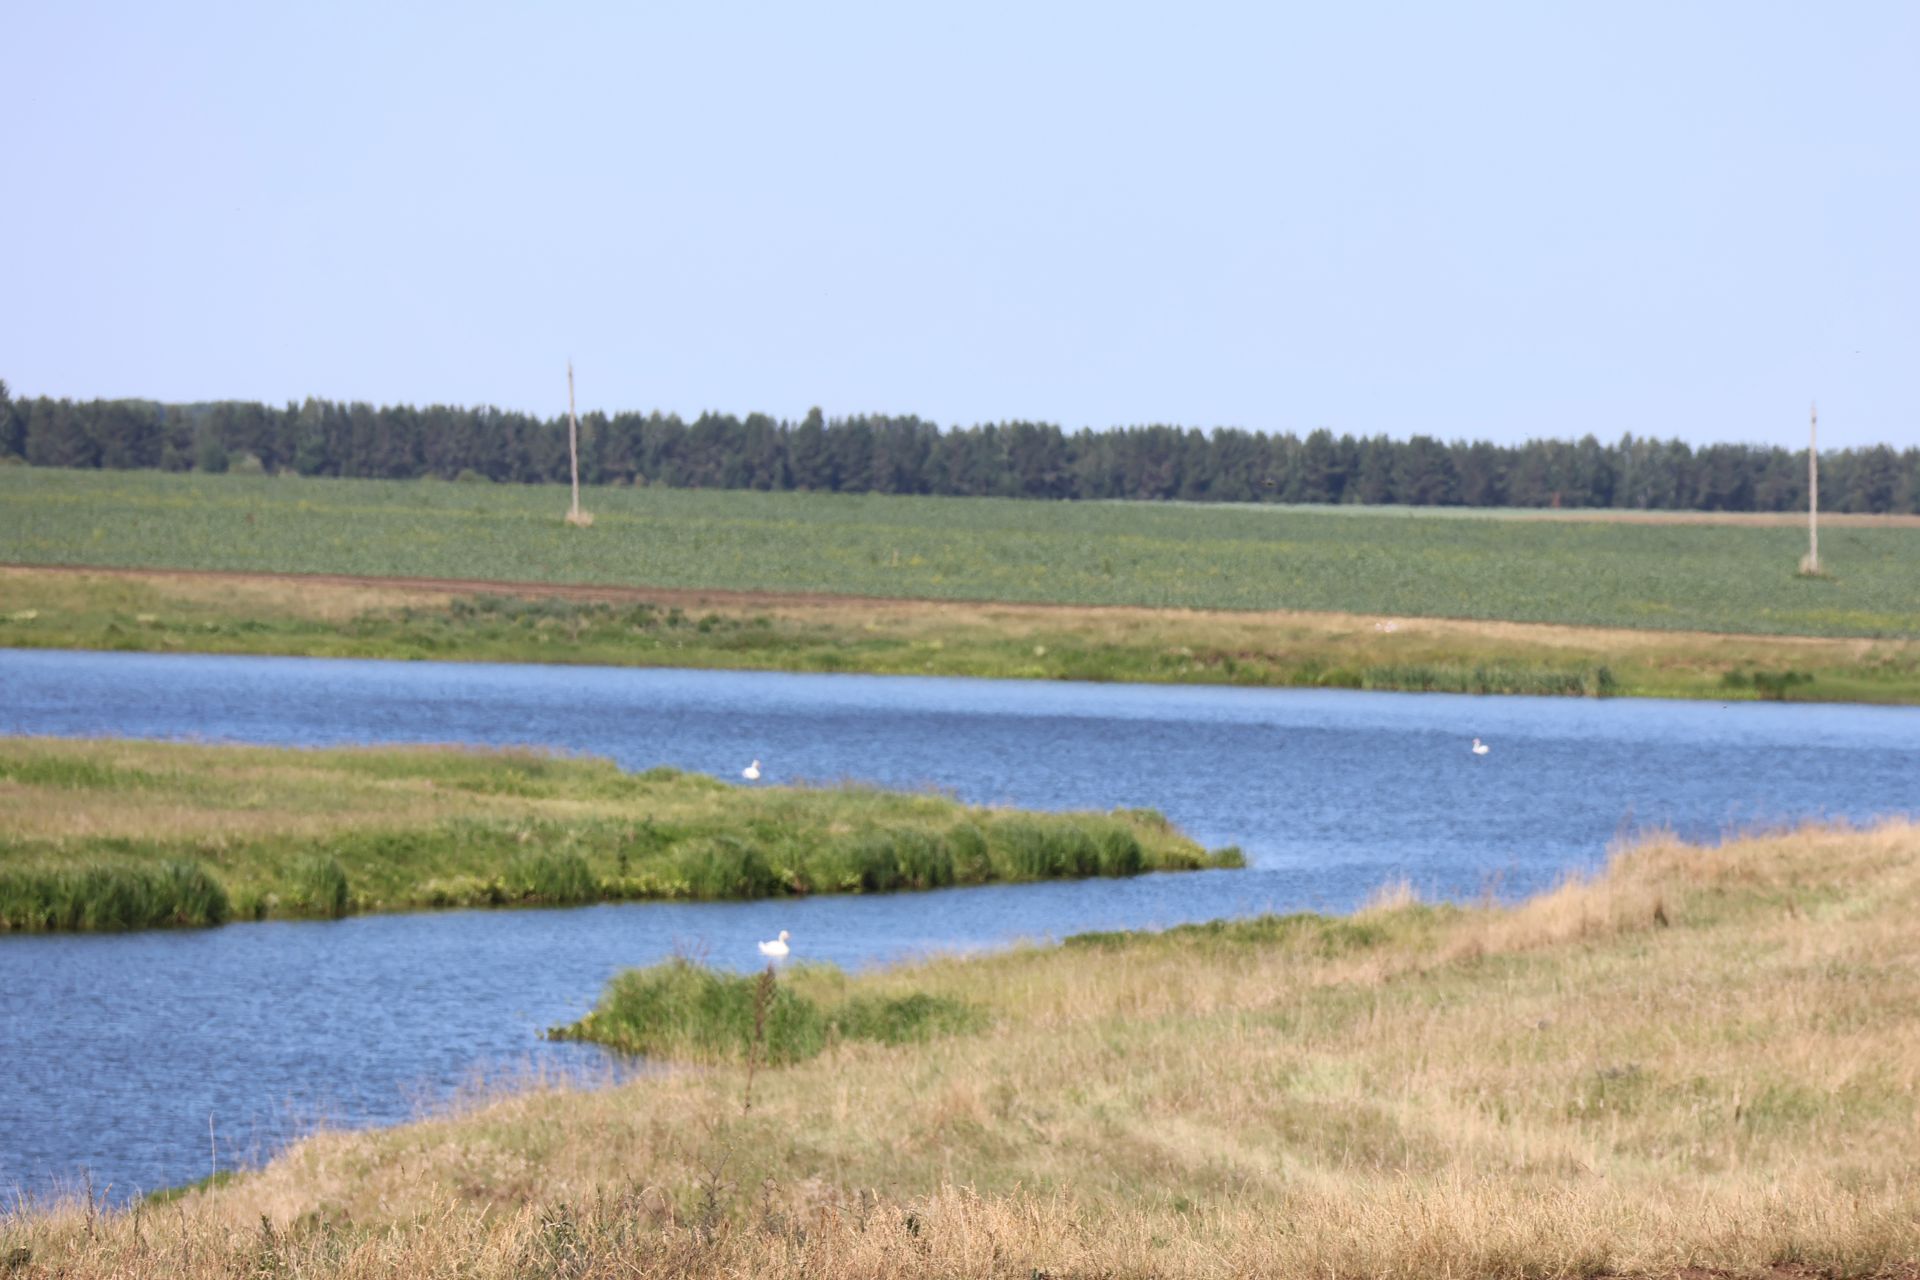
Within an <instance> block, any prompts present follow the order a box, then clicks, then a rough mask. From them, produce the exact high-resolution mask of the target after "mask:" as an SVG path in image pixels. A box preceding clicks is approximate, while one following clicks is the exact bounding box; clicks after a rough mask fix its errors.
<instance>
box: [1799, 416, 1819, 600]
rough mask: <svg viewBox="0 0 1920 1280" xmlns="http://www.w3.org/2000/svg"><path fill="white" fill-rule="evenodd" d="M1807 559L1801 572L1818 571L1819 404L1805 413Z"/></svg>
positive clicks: (1801, 567)
mask: <svg viewBox="0 0 1920 1280" xmlns="http://www.w3.org/2000/svg"><path fill="white" fill-rule="evenodd" d="M1807 419H1808V420H1807V559H1806V563H1804V564H1802V565H1801V566H1800V572H1802V573H1819V572H1820V406H1819V405H1818V404H1816V405H1814V406H1813V407H1812V408H1811V409H1810V410H1808V414H1807Z"/></svg>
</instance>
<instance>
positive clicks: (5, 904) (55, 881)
mask: <svg viewBox="0 0 1920 1280" xmlns="http://www.w3.org/2000/svg"><path fill="white" fill-rule="evenodd" d="M232 913H233V904H232V903H231V901H230V900H229V899H228V897H227V891H226V889H225V888H223V887H222V886H221V884H220V882H219V881H218V880H216V879H214V878H213V876H212V875H211V874H210V873H209V872H208V871H207V869H206V868H205V867H202V866H200V865H199V864H198V863H194V862H175V861H167V862H160V863H157V864H154V865H150V866H137V865H130V864H126V863H105V862H103V863H93V864H90V865H86V866H79V867H62V868H34V867H0V929H9V930H20V931H24V932H43V931H48V930H75V929H155V928H163V927H166V926H172V925H212V924H222V923H224V922H225V921H226V920H227V918H228V917H229V916H230V915H232Z"/></svg>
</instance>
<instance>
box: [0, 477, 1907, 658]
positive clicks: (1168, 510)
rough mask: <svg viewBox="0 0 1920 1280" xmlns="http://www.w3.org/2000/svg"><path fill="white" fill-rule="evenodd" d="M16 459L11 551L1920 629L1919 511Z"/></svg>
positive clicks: (562, 578)
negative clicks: (30, 465)
mask: <svg viewBox="0 0 1920 1280" xmlns="http://www.w3.org/2000/svg"><path fill="white" fill-rule="evenodd" d="M585 501H586V505H587V506H588V508H589V509H591V511H592V512H593V515H594V518H595V519H594V524H593V527H591V528H588V529H574V528H570V527H568V526H566V525H565V524H563V523H562V521H561V519H560V517H561V515H562V513H563V512H564V511H565V508H566V495H565V492H564V491H563V490H559V489H555V488H542V487H524V488H523V487H511V486H497V485H491V484H448V483H443V482H434V481H377V480H305V479H294V478H287V477H260V476H251V477H249V476H199V475H168V474H162V473H155V472H93V471H50V470H38V469H35V470H29V469H26V468H11V469H5V470H0V562H11V563H16V564H41V565H102V566H114V567H124V568H183V569H229V570H248V571H254V572H267V573H345V574H365V575H373V576H404V577H434V578H473V579H490V580H508V581H548V582H572V583H595V584H609V585H615V584H617V585H635V586H657V587H695V588H700V587H704V588H729V589H737V590H748V591H755V590H758V591H805V592H835V593H851V594H858V595H870V596H887V597H897V598H923V599H947V600H1003V601H1018V602H1031V603H1061V604H1132V605H1147V606H1160V607H1190V608H1216V609H1303V610H1333V611H1343V612H1353V613H1373V614H1399V615H1408V616H1430V617H1450V618H1479V619H1500V620H1510V621H1521V622H1558V623H1572V624H1581V625H1591V626H1621V627H1639V628H1654V629H1664V630H1672V629H1699V630H1708V631H1725V632H1751V633H1766V634H1776V635H1819V636H1908V635H1914V634H1920V528H1917V527H1911V526H1908V527H1897V526H1888V527H1846V528H1835V529H1832V530H1830V531H1827V532H1826V533H1825V535H1824V536H1823V538H1822V547H1821V549H1822V552H1823V558H1824V560H1825V562H1826V566H1827V568H1828V570H1829V574H1828V576H1826V577H1823V578H1818V579H1810V578H1802V577H1798V576H1796V574H1795V572H1794V571H1795V568H1796V566H1797V564H1798V560H1799V556H1800V552H1801V549H1802V545H1803V538H1804V535H1803V533H1802V532H1801V531H1799V530H1796V529H1793V528H1790V527H1771V528H1769V527H1753V526H1734V525H1715V524H1640V523H1628V522H1620V523H1609V522H1604V521H1601V522H1560V521H1540V520H1512V519H1485V520H1481V519H1458V518H1453V519H1426V518H1420V517H1417V516H1416V517H1412V518H1409V517H1408V516H1406V515H1404V514H1395V515H1373V514H1351V513H1339V514H1335V513H1332V512H1319V511H1312V510H1302V509H1298V508H1287V509H1278V508H1275V509H1267V510H1255V509H1251V508H1221V507H1197V506H1179V505H1161V504H1147V503H1044V502H1019V501H1002V500H994V499H983V498H957V499H952V498H911V497H880V496H848V495H824V494H767V493H753V492H735V491H728V492H718V491H687V490H668V489H601V490H594V491H590V492H589V493H588V494H587V496H586V500H585Z"/></svg>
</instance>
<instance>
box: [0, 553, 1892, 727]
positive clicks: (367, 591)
mask: <svg viewBox="0 0 1920 1280" xmlns="http://www.w3.org/2000/svg"><path fill="white" fill-rule="evenodd" d="M9 646H10V647H23V648H24V647H35V648H75V649H109V650H114V649H118V650H138V651H146V652H163V653H164V652H213V653H260V654H268V653H291V654H304V655H308V656H313V657H361V658H433V659H441V660H471V661H493V662H580V663H602V664H607V665H620V666H685V667H720V668H734V669H748V670H768V671H825V672H830V671H865V672H874V673H879V674H891V675H959V676H999V677H1012V678H1029V679H1057V680H1117V681H1134V682H1157V683H1206V684H1238V685H1261V686H1282V687H1309V688H1356V689H1411V690H1420V691H1426V690H1444V691H1450V692H1462V693H1545V694H1572V695H1576V696H1604V695H1609V694H1613V695H1629V696H1631V695H1638V696H1649V697H1695V698H1716V699H1723V700H1742V699H1754V698H1765V697H1783V698H1789V699H1795V700H1820V701H1862V702H1893V703H1898V702H1905V703H1916V702H1920V641H1916V640H1895V639H1883V640H1869V639H1835V638H1818V637H1787V636H1726V635H1709V634H1705V633H1699V632H1673V631H1622V630H1607V629H1601V628H1591V627H1563V626H1547V625H1523V624H1517V623H1487V622H1463V621H1449V620H1444V619H1417V618H1407V617H1396V618H1393V619H1383V618H1377V617H1356V616H1350V615H1339V614H1303V613H1236V612H1206V611H1197V610H1156V609H1134V608H1118V607H1099V608H1093V607H1082V606H1071V605H1007V604H998V605H981V604H960V603H951V602H939V601H876V600H857V601H856V600H845V599H836V598H833V597H812V596H805V595H759V596H742V595H738V594H728V593H724V592H692V591H686V592H672V591H648V590H602V591H594V590H586V591H572V592H568V591H564V590H553V589H548V590H545V591H541V590H538V589H530V588H525V587H521V588H517V589H503V588H487V587H476V586H458V585H437V586H422V585H406V584H402V583H392V582H352V581H318V582H316V581H309V580H293V579H285V578H274V577H270V576H240V577H223V576H195V575H185V574H154V575H144V574H127V573H65V572H56V571H48V570H30V569H29V570H22V569H12V570H8V569H0V647H9Z"/></svg>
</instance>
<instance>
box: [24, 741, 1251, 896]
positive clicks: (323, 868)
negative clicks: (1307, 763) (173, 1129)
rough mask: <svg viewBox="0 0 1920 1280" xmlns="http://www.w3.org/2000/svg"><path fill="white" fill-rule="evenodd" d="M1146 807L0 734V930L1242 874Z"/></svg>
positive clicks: (545, 761)
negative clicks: (1168, 873) (1218, 871)
mask: <svg viewBox="0 0 1920 1280" xmlns="http://www.w3.org/2000/svg"><path fill="white" fill-rule="evenodd" d="M1239 861H1240V858H1239V853H1238V851H1237V850H1231V849H1229V850H1222V851H1220V852H1217V853H1208V852H1207V851H1205V850H1203V849H1201V848H1200V847H1199V846H1198V845H1196V844H1194V843H1193V842H1192V841H1190V840H1187V839H1186V838H1184V837H1183V836H1181V835H1180V834H1179V833H1178V832H1176V831H1174V830H1172V829H1171V828H1170V827H1169V826H1168V825H1167V823H1166V821H1165V820H1164V819H1162V818H1161V817H1159V815H1157V814H1154V813H1151V812H1149V811H1145V810H1125V811H1119V812H1115V813H1113V814H1085V813H1070V814H1043V813H1024V812H1014V811H1003V810H991V809H981V808H974V807H970V806H966V805H962V804H959V803H958V802H956V801H953V800H950V799H947V798H945V797H943V796H938V795H928V794H905V793H894V792H884V791H876V790H871V789H866V788H859V787H832V788H806V787H755V788H749V787H738V786H732V785H729V784H727V783H723V782H718V781H715V780H714V779H712V778H707V777H704V776H701V775H698V774H685V773H680V772H677V771H675V770H672V769H653V770H649V771H648V772H646V773H640V774H630V773H623V772H621V771H620V770H619V769H618V768H617V767H615V766H614V765H612V764H610V763H608V762H606V761H602V760H591V759H563V758H556V757H551V756H544V755H533V754H526V753H514V752H470V751H455V750H446V749H411V750H348V751H341V750H335V751H294V750H284V749H271V748H241V747H202V746H187V745H178V744H169V743H149V742H111V741H79V742H69V741H59V740H49V739H18V738H15V739H0V930H5V929H15V930H20V929H26V930H41V929H116V928H141V927H149V926H160V925H174V924H181V925H209V924H219V923H222V922H223V921H226V920H230V919H261V918H266V917H323V918H326V917H338V916H342V915H346V914H348V913H350V912H357V911H378V910H400V909H407V908H421V907H471V906H509V905H566V904H574V903H583V902H595V901H611V900H622V899H639V898H681V899H723V898H762V897H777V896H782V895H799V894H810V893H879V892H887V891H890V890H898V889H932V888H939V887H942V886H946V885H961V884H982V883H987V882H990V881H1018V880H1039V879H1050V878H1063V877H1075V876H1103V875H1104V876H1118V875H1135V874H1139V873H1142V872H1146V871H1160V870H1193V869H1198V868H1202V867H1222V866H1237V865H1239Z"/></svg>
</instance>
